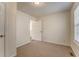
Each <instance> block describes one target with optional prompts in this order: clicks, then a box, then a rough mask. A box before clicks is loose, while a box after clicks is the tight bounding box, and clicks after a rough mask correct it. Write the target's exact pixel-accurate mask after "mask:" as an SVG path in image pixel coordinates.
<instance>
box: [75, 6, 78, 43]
mask: <svg viewBox="0 0 79 59" xmlns="http://www.w3.org/2000/svg"><path fill="white" fill-rule="evenodd" d="M74 26H75V40H76V41H78V42H79V6H78V7H77V8H76V10H75V12H74Z"/></svg>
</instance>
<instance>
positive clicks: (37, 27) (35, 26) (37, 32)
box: [31, 20, 42, 41]
mask: <svg viewBox="0 0 79 59" xmlns="http://www.w3.org/2000/svg"><path fill="white" fill-rule="evenodd" d="M31 23H32V30H31V37H32V40H39V41H41V39H42V38H41V30H42V28H41V26H42V21H41V20H31Z"/></svg>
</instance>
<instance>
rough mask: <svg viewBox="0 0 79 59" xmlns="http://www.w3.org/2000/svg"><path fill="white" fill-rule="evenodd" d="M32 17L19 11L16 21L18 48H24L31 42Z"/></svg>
mask: <svg viewBox="0 0 79 59" xmlns="http://www.w3.org/2000/svg"><path fill="white" fill-rule="evenodd" d="M30 17H31V16H29V15H28V14H25V13H23V12H21V11H17V17H16V18H17V19H16V46H17V47H19V46H22V45H24V44H27V43H29V42H30Z"/></svg>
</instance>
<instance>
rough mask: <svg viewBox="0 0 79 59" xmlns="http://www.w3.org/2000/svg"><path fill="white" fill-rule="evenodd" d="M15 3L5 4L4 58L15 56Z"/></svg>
mask: <svg viewBox="0 0 79 59" xmlns="http://www.w3.org/2000/svg"><path fill="white" fill-rule="evenodd" d="M16 7H17V6H16V3H14V2H10V3H7V2H6V10H5V11H6V14H5V56H7V57H8V56H9V57H11V56H16Z"/></svg>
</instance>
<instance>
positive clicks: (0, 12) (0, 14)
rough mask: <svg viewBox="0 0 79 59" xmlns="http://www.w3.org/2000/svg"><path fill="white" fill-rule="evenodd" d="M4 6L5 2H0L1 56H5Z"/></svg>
mask: <svg viewBox="0 0 79 59" xmlns="http://www.w3.org/2000/svg"><path fill="white" fill-rule="evenodd" d="M4 8H5V6H4V4H3V3H0V57H3V56H4V18H5V17H4V16H5V15H4V14H5V9H4Z"/></svg>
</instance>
